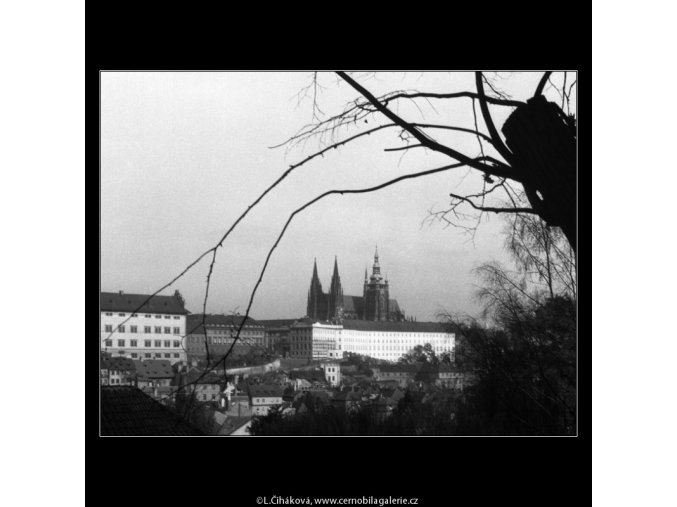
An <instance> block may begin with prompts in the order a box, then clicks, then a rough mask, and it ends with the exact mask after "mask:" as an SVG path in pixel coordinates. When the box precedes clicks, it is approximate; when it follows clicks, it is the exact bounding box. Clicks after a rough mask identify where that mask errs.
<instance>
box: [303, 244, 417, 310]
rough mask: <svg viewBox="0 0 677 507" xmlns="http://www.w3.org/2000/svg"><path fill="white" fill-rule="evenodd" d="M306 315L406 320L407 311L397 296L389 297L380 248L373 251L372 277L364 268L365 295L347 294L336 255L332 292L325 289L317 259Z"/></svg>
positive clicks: (330, 287)
mask: <svg viewBox="0 0 677 507" xmlns="http://www.w3.org/2000/svg"><path fill="white" fill-rule="evenodd" d="M307 316H308V317H309V318H311V319H314V320H325V321H331V322H340V321H342V320H343V319H359V320H372V321H403V320H405V318H404V312H403V311H402V310H400V307H399V305H398V303H397V301H396V300H395V299H390V295H389V284H388V279H387V278H386V279H385V280H384V279H383V276H381V266H380V264H379V261H378V248H376V253H375V254H374V265H373V267H372V273H371V277H367V270H365V271H364V290H363V292H362V297H360V296H345V295H344V294H343V289H342V288H341V278H340V276H339V272H338V261H337V259H336V258H334V273H333V274H332V276H331V284H330V286H329V293H327V294H325V293H324V292H322V284H321V283H320V278H319V277H318V276H317V259H316V260H315V265H314V266H313V278H312V279H311V281H310V289H309V290H308V306H307Z"/></svg>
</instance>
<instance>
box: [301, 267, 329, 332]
mask: <svg viewBox="0 0 677 507" xmlns="http://www.w3.org/2000/svg"><path fill="white" fill-rule="evenodd" d="M326 312H327V304H326V296H325V295H324V293H323V292H322V283H321V282H320V277H319V276H318V275H317V258H315V261H314V264H313V277H312V279H311V280H310V290H308V306H307V312H306V313H307V315H308V317H310V318H312V319H322V318H324V314H325V313H326Z"/></svg>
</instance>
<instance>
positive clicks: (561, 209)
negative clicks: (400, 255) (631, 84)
mask: <svg viewBox="0 0 677 507" xmlns="http://www.w3.org/2000/svg"><path fill="white" fill-rule="evenodd" d="M336 74H337V75H338V76H339V77H340V78H341V79H342V80H343V81H345V82H346V83H348V84H349V85H350V86H351V87H352V88H354V89H355V90H356V91H357V92H358V93H359V94H360V97H359V98H357V99H355V100H354V101H352V102H350V103H349V104H348V105H347V106H346V108H345V109H344V111H343V112H341V113H339V114H336V115H333V116H331V117H329V118H327V119H325V120H322V121H319V120H318V115H317V111H321V110H320V109H319V107H318V106H317V89H318V85H317V79H318V76H317V73H315V74H314V76H313V83H312V84H311V85H309V86H308V88H307V89H306V91H305V95H309V94H310V90H312V97H313V119H314V120H316V121H314V122H313V123H311V124H310V125H307V126H305V127H303V128H302V129H301V130H300V131H299V132H298V133H297V134H296V135H294V136H293V137H291V138H290V139H288V140H287V141H286V142H285V143H283V145H287V146H288V147H291V146H295V145H298V144H299V143H306V142H307V141H308V140H309V139H311V138H319V139H320V140H321V141H322V142H330V143H331V144H333V145H334V146H336V145H344V144H347V143H349V142H352V141H353V140H355V139H357V138H359V137H362V136H363V135H370V134H372V133H374V132H377V131H379V130H382V129H387V128H398V129H400V136H399V137H400V139H401V141H402V145H401V146H398V147H391V148H386V151H401V150H411V149H415V148H425V149H428V150H432V151H434V152H438V153H441V154H443V155H446V156H448V157H449V158H451V159H453V160H454V161H456V162H459V163H461V164H463V165H467V166H468V167H470V168H472V169H475V170H477V171H480V172H481V173H482V174H483V177H484V182H485V185H484V186H483V188H482V190H481V191H480V192H478V193H476V194H468V195H461V194H455V193H452V194H450V195H451V197H452V203H451V208H449V209H448V210H446V211H445V212H444V213H442V214H441V216H442V217H446V216H447V215H448V214H450V213H451V214H454V215H455V216H457V217H458V216H459V215H458V213H457V208H458V207H459V206H460V205H462V204H463V205H468V206H471V207H472V208H473V209H475V210H479V211H480V212H494V213H520V214H533V215H536V216H538V217H540V218H541V219H542V220H543V221H544V222H545V223H546V224H548V225H549V226H558V227H560V228H561V229H562V231H563V233H564V235H565V236H566V238H567V240H568V242H569V244H570V246H571V247H572V248H574V249H575V248H576V119H575V116H574V115H573V114H571V111H570V109H571V107H570V101H571V95H572V91H573V86H574V85H575V83H576V81H575V80H569V82H568V83H567V73H566V72H564V73H562V74H563V82H562V84H561V85H560V86H559V87H557V86H555V85H554V84H553V81H552V72H545V73H544V74H543V76H542V78H541V79H540V81H539V83H538V86H537V87H536V89H535V90H534V92H533V96H531V97H525V99H526V100H525V101H522V100H514V99H512V98H510V97H508V96H507V95H506V94H505V93H503V92H501V91H500V90H498V88H497V87H496V86H494V85H493V84H492V81H491V80H490V79H489V78H487V76H486V75H485V73H483V72H476V73H475V90H473V91H469V90H468V91H455V92H450V93H427V92H425V91H419V90H413V91H411V90H394V91H392V92H388V93H386V94H382V95H380V96H378V97H377V96H375V95H374V94H372V93H371V92H370V91H369V90H368V89H367V88H366V87H365V86H364V85H363V84H361V83H360V82H359V80H363V79H364V77H365V76H363V75H358V74H356V73H349V72H337V73H336ZM367 77H368V76H367ZM546 86H549V87H554V88H555V89H556V91H557V93H558V94H559V96H560V97H561V103H560V105H558V104H556V103H554V102H549V101H547V100H546V99H545V97H544V96H543V92H544V89H545V88H546ZM485 87H486V88H487V89H488V91H487V90H485ZM459 98H470V99H471V100H472V107H473V114H474V116H475V128H474V129H469V128H465V127H461V126H456V125H449V124H435V123H421V122H413V121H411V120H408V119H405V118H404V116H403V115H400V114H398V113H396V112H395V111H394V110H393V107H391V106H393V105H394V104H397V103H398V102H400V101H403V100H406V101H410V102H413V103H414V104H415V105H416V107H417V108H419V110H420V107H419V106H418V102H420V101H422V100H425V101H428V102H430V101H432V100H453V99H459ZM475 103H477V104H478V106H479V110H480V113H481V117H482V120H483V121H484V125H485V128H486V131H487V132H486V133H483V132H481V131H480V129H479V126H478V122H477V114H476V110H475ZM490 105H492V106H502V107H510V108H514V110H513V111H512V113H511V114H510V116H509V117H508V119H507V120H506V121H505V122H504V124H503V125H502V127H501V131H502V133H503V136H501V135H500V134H499V131H498V129H497V127H496V125H495V123H494V120H493V117H492V114H491V111H490V107H489V106H490ZM563 108H566V109H567V113H565V112H564V110H563ZM372 118H385V119H386V120H387V122H386V123H383V124H381V125H378V126H376V127H371V128H369V129H368V130H363V131H361V132H360V133H358V134H356V135H352V136H351V137H348V138H344V139H340V138H339V136H340V135H341V133H342V132H344V131H345V130H346V129H347V128H349V127H355V128H361V127H362V125H363V124H364V123H369V119H372ZM440 131H447V132H448V131H456V132H461V133H466V134H471V135H474V136H476V138H477V141H478V143H479V148H480V151H481V157H474V156H469V155H466V154H464V153H462V152H461V151H459V150H458V149H457V148H456V147H454V146H452V145H451V143H445V142H442V141H440V140H439V139H437V138H435V137H434V135H433V133H435V132H440ZM489 149H491V151H492V155H491V156H490V155H487V154H486V153H485V150H489ZM324 151H325V150H322V152H324ZM318 153H320V152H318ZM314 155H316V154H314ZM314 155H312V156H314ZM487 185H490V186H487ZM494 192H504V193H505V194H506V195H507V197H508V198H509V201H510V205H509V206H502V207H497V206H487V205H486V204H485V199H486V197H487V196H489V195H490V194H493V193H494ZM520 196H523V199H521V202H520V198H519V197H520Z"/></svg>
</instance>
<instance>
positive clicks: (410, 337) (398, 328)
mask: <svg viewBox="0 0 677 507" xmlns="http://www.w3.org/2000/svg"><path fill="white" fill-rule="evenodd" d="M426 343H429V344H430V345H431V346H432V347H433V350H434V351H435V354H437V355H440V354H442V353H443V352H452V351H453V350H454V343H455V336H454V333H449V332H448V331H447V330H446V329H445V328H444V326H443V325H442V324H440V323H438V322H384V321H368V320H352V319H344V320H343V322H342V324H341V325H336V324H330V323H327V322H313V321H312V320H311V319H303V320H300V321H297V322H296V323H294V324H293V325H292V326H291V331H290V334H289V344H290V357H293V358H304V359H312V360H314V361H317V360H322V359H337V358H339V359H340V358H341V357H342V356H343V354H344V353H346V352H352V353H355V354H361V355H364V356H370V357H373V358H376V359H384V360H386V361H397V360H398V359H399V358H400V357H402V355H403V354H406V353H407V352H409V351H410V350H411V349H413V348H414V347H415V346H417V345H425V344H426Z"/></svg>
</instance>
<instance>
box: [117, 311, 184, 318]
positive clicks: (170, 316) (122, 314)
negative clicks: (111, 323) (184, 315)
mask: <svg viewBox="0 0 677 507" xmlns="http://www.w3.org/2000/svg"><path fill="white" fill-rule="evenodd" d="M126 315H127V314H126V313H118V317H125V316H126ZM106 316H107V317H112V316H113V312H106ZM131 316H132V317H138V316H139V315H138V314H136V313H133V314H132V315H131ZM143 317H144V318H146V319H150V318H151V317H152V315H151V314H149V313H146V314H144V316H143ZM162 317H163V315H155V318H156V319H161V318H162ZM164 318H165V319H172V318H173V319H174V320H179V319H180V318H181V317H180V316H179V315H164Z"/></svg>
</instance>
